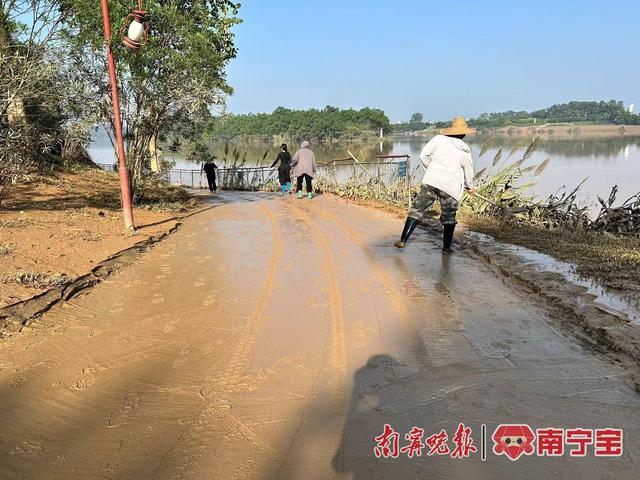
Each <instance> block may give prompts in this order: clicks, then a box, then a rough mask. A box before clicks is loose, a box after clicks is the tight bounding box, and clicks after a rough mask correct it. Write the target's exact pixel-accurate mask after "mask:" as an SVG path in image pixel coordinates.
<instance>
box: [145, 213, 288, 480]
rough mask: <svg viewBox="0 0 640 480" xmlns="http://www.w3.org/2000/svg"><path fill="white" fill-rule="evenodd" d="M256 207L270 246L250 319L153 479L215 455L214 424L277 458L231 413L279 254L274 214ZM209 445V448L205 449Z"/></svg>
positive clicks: (176, 475)
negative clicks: (268, 232)
mask: <svg viewBox="0 0 640 480" xmlns="http://www.w3.org/2000/svg"><path fill="white" fill-rule="evenodd" d="M257 206H258V208H260V210H261V211H262V212H263V213H264V216H265V217H266V218H267V219H268V220H269V222H270V224H271V232H272V238H273V246H272V251H271V256H270V258H269V261H268V266H267V276H266V278H265V281H264V282H263V284H262V287H261V289H260V293H259V295H258V296H257V298H258V301H257V303H256V306H255V308H254V309H253V311H252V313H251V315H250V318H249V320H248V321H247V323H246V324H245V326H244V327H243V329H242V332H241V334H240V335H239V341H238V343H237V344H236V346H235V347H234V349H233V353H232V354H231V358H230V360H229V363H228V367H227V369H226V370H225V372H224V373H223V374H222V375H221V376H220V377H218V378H216V379H214V381H213V382H211V384H210V385H208V386H206V387H203V390H205V389H206V388H208V390H210V391H211V392H212V394H213V395H215V397H216V398H215V400H214V401H212V402H209V403H206V404H205V405H204V407H203V408H202V409H201V410H200V411H199V412H198V414H197V416H196V418H195V419H194V420H193V421H192V422H191V423H190V424H189V425H188V427H187V428H186V430H185V431H184V433H183V435H181V436H180V437H179V438H178V440H177V442H176V443H174V445H173V446H172V447H171V448H170V450H169V451H168V452H167V453H166V454H165V455H164V457H163V458H162V460H161V462H160V464H159V465H158V467H157V469H156V470H155V472H154V475H153V478H154V479H160V478H170V479H182V478H190V475H192V474H193V473H194V470H195V468H197V467H198V465H199V462H200V459H201V458H202V457H203V455H204V454H205V452H206V453H208V455H211V456H214V455H215V450H216V449H217V446H216V445H210V438H209V437H211V435H212V434H213V432H215V431H216V428H215V427H216V425H220V424H226V425H227V426H228V427H229V428H226V429H224V430H226V431H227V432H228V431H230V430H236V431H239V432H240V435H241V436H242V438H243V439H245V440H247V441H249V442H250V443H251V444H252V447H254V448H256V449H257V450H259V451H261V452H263V453H264V454H266V455H267V456H268V457H271V458H275V459H277V458H278V454H277V452H276V451H275V450H274V449H273V448H271V447H270V446H269V445H267V444H265V442H264V441H263V440H262V439H261V438H260V437H259V436H258V435H256V434H255V433H254V432H253V431H252V430H251V429H250V428H249V427H247V426H246V425H245V424H244V423H243V422H242V421H241V420H239V419H237V418H235V417H234V416H233V415H232V414H231V413H230V412H231V405H230V400H231V396H232V395H233V393H234V391H235V390H236V388H237V386H238V384H240V383H241V382H242V379H243V377H244V372H246V370H247V368H248V366H249V353H250V352H251V349H252V347H253V344H254V340H255V336H256V331H257V329H258V327H259V326H260V325H261V324H262V323H263V321H264V313H265V309H266V306H267V303H268V300H269V297H270V295H271V293H272V291H273V289H274V284H275V277H276V273H277V271H278V266H279V263H280V259H281V257H282V235H281V233H280V227H279V225H278V223H277V220H276V218H275V215H274V214H273V212H271V211H270V210H269V209H268V208H266V207H265V206H264V205H261V204H258V205H257ZM210 447H211V450H209V451H207V449H208V448H210Z"/></svg>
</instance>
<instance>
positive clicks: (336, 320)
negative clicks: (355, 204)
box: [275, 204, 347, 479]
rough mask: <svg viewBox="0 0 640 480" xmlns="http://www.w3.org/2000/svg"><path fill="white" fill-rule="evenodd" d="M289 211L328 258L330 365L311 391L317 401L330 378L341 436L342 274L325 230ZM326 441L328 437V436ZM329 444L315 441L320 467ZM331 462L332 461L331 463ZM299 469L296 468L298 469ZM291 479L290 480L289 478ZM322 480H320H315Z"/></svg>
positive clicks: (331, 446)
mask: <svg viewBox="0 0 640 480" xmlns="http://www.w3.org/2000/svg"><path fill="white" fill-rule="evenodd" d="M287 208H288V209H289V210H290V211H291V212H292V213H293V214H294V216H295V217H296V218H297V219H298V220H299V221H300V222H302V223H304V224H305V225H306V226H307V227H308V228H309V230H310V231H311V232H312V234H313V239H314V242H315V243H316V244H317V245H318V246H319V247H320V249H321V251H322V253H323V257H324V262H323V263H324V273H325V277H326V278H327V284H328V289H329V292H328V293H329V295H328V297H329V310H330V312H331V324H330V327H331V328H330V329H329V330H328V333H329V335H330V337H329V345H328V353H329V363H330V365H329V366H324V367H322V368H321V369H320V370H319V371H318V373H317V374H316V378H315V380H314V382H313V390H312V392H311V395H312V398H317V396H318V387H319V386H320V385H321V384H322V380H323V379H326V380H327V384H328V385H329V386H330V389H329V393H330V396H331V397H332V400H333V402H334V403H335V404H336V405H338V406H339V408H340V420H339V424H338V425H336V426H335V432H333V433H335V434H336V435H337V436H338V437H339V436H340V435H341V433H342V430H343V428H344V424H345V421H346V418H345V413H346V411H345V409H346V407H347V391H346V384H345V380H346V375H347V354H346V341H345V317H344V310H343V307H342V305H343V301H342V294H341V292H340V288H339V285H338V281H337V278H338V273H337V269H336V265H335V261H334V258H333V254H332V253H331V248H330V245H329V242H328V240H327V238H326V236H325V234H324V233H323V232H322V230H321V229H320V228H319V227H318V226H317V225H315V224H314V223H313V221H309V220H308V219H307V218H306V217H305V215H304V214H303V212H302V211H301V210H300V208H299V207H298V206H295V205H293V206H292V205H290V204H289V205H287ZM312 401H313V400H311V402H312ZM309 407H310V403H308V404H307V405H306V406H305V408H304V410H303V412H302V415H301V418H300V424H299V425H298V428H297V429H296V431H295V433H294V435H293V437H292V438H291V442H290V446H289V449H288V451H287V452H286V453H285V456H284V458H283V459H282V461H281V462H280V466H279V468H278V471H277V474H276V476H275V478H276V479H278V478H281V475H282V474H283V471H284V470H285V468H287V466H288V465H287V460H288V459H289V458H290V456H291V454H292V453H293V450H294V447H295V445H296V440H297V437H298V436H299V435H300V434H301V430H302V429H303V425H304V423H305V418H306V417H307V416H308V414H309ZM325 438H326V437H325ZM327 440H328V441H327V442H324V444H323V442H322V441H321V440H320V439H319V438H314V445H313V447H314V451H315V452H314V453H315V455H314V460H315V463H316V464H324V465H325V466H327V465H330V464H331V460H330V458H329V459H327V458H325V457H326V456H331V457H332V456H333V451H334V448H335V443H333V442H332V441H331V439H330V438H329V439H327ZM327 460H328V461H327ZM317 467H318V465H315V466H311V470H312V471H313V472H314V474H315V475H317V474H318V468H317ZM294 468H295V467H294ZM287 478H288V477H287ZM313 478H319V477H315V476H314V477H313Z"/></svg>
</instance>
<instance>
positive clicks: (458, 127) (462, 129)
mask: <svg viewBox="0 0 640 480" xmlns="http://www.w3.org/2000/svg"><path fill="white" fill-rule="evenodd" d="M440 133H441V134H442V135H467V134H470V133H476V129H475V128H469V126H468V125H467V121H466V120H465V119H464V118H463V117H456V118H454V119H453V122H451V126H450V127H449V128H443V129H442V130H440Z"/></svg>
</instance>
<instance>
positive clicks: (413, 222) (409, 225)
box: [394, 217, 418, 248]
mask: <svg viewBox="0 0 640 480" xmlns="http://www.w3.org/2000/svg"><path fill="white" fill-rule="evenodd" d="M417 226H418V219H417V218H413V217H407V221H406V222H404V229H403V230H402V236H401V237H400V240H398V241H397V242H395V243H394V245H395V246H396V247H398V248H404V246H405V244H406V243H407V240H409V237H410V236H411V234H412V233H413V231H414V230H415V229H416V227H417Z"/></svg>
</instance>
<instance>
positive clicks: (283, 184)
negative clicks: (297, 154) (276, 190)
mask: <svg viewBox="0 0 640 480" xmlns="http://www.w3.org/2000/svg"><path fill="white" fill-rule="evenodd" d="M278 162H280V165H278V181H279V182H280V192H281V193H280V195H284V194H285V193H287V191H289V193H291V154H290V153H289V150H288V147H287V144H286V143H283V144H282V145H280V153H278V157H277V158H276V159H275V161H274V162H273V163H272V164H271V168H273V167H275V166H276V165H277V164H278Z"/></svg>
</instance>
